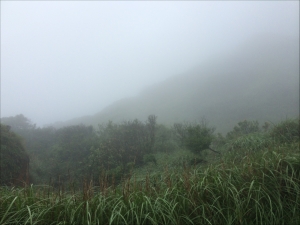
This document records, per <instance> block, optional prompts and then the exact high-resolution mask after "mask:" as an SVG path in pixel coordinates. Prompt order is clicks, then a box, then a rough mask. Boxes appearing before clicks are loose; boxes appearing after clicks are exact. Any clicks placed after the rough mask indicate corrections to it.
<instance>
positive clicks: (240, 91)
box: [64, 36, 299, 132]
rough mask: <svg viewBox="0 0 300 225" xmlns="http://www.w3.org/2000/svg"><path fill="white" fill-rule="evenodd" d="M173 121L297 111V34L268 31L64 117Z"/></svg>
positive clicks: (222, 127) (227, 120)
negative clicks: (88, 111)
mask: <svg viewBox="0 0 300 225" xmlns="http://www.w3.org/2000/svg"><path fill="white" fill-rule="evenodd" d="M149 114H155V115H157V116H158V122H160V123H166V124H172V123H174V122H180V121H199V120H201V119H202V118H203V117H205V118H206V119H207V120H208V122H209V125H212V126H215V127H216V128H217V131H218V132H227V131H228V130H230V129H231V128H232V127H233V126H234V125H235V124H236V123H237V122H238V121H241V120H244V119H250V120H252V119H253V120H259V121H261V122H263V121H267V120H270V121H271V122H276V121H279V120H282V119H285V117H286V116H288V117H294V116H298V115H299V40H298V39H297V38H287V37H276V36H269V37H268V36H267V37H260V38H255V39H252V40H248V41H247V42H245V43H244V45H241V46H238V47H237V48H236V49H234V50H233V51H232V52H231V53H229V54H228V55H222V56H219V57H218V58H217V59H215V60H211V61H209V62H207V63H206V64H203V65H200V66H199V67H198V68H196V69H194V70H192V71H190V72H188V73H186V74H182V75H177V76H173V77H171V78H169V79H167V80H165V81H164V82H162V83H160V84H156V85H153V86H152V87H149V88H147V89H146V90H143V91H142V92H141V93H140V94H139V95H138V96H137V97H135V98H128V99H122V100H120V101H117V102H115V103H113V104H112V105H110V106H108V107H107V108H105V109H104V110H102V111H101V112H99V113H97V114H95V115H94V116H87V117H82V118H77V119H74V120H70V121H67V122H66V123H64V125H71V124H77V123H83V124H92V125H97V124H99V123H103V122H107V121H108V120H112V121H115V122H120V121H122V120H132V119H135V118H138V119H140V120H145V119H146V118H147V116H148V115H149Z"/></svg>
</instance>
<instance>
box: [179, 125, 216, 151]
mask: <svg viewBox="0 0 300 225" xmlns="http://www.w3.org/2000/svg"><path fill="white" fill-rule="evenodd" d="M174 128H175V131H176V132H177V136H178V137H179V139H180V140H181V142H182V144H183V145H184V146H185V147H186V148H188V149H189V150H191V151H192V152H194V153H197V154H199V153H200V152H202V151H203V150H205V149H210V150H211V151H213V152H215V153H219V152H217V151H215V150H213V149H211V148H210V145H211V143H212V141H213V137H214V136H213V132H214V129H213V128H209V127H207V126H206V124H205V123H204V122H202V124H187V123H186V124H181V123H177V124H174Z"/></svg>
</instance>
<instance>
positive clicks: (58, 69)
mask: <svg viewBox="0 0 300 225" xmlns="http://www.w3.org/2000/svg"><path fill="white" fill-rule="evenodd" d="M0 4H1V117H7V116H15V115H17V114H20V113H22V114H24V115H25V116H26V117H28V118H29V119H31V120H32V121H33V122H34V123H37V125H38V126H42V125H44V124H49V123H52V122H56V121H64V120H67V119H72V118H74V117H80V116H84V115H92V114H95V113H97V112H99V111H100V110H101V109H103V108H104V107H106V106H108V105H109V104H111V103H112V102H114V101H116V100H119V99H121V98H124V97H131V96H134V95H137V94H138V93H139V92H140V91H141V90H142V89H143V88H145V87H147V86H149V85H151V84H154V83H157V82H160V81H163V80H165V79H166V78H167V77H170V76H172V75H177V74H181V73H184V72H186V71H189V70H190V69H192V68H194V67H196V66H197V65H199V64H201V62H204V61H206V60H208V59H211V58H213V57H214V56H217V55H219V54H223V53H224V52H230V51H231V49H233V48H234V47H235V46H237V45H238V44H239V43H241V42H243V41H244V40H246V39H249V38H251V37H253V36H255V35H260V34H264V33H267V34H270V33H271V34H284V35H289V36H299V1H290V2H288V1H262V2H260V1H249V2H246V1H241V2H238V1H224V2H219V1H207V2H206V1H191V2H181V1H149V2H144V1H132V2H130V1H124V2H123V1H88V2H85V1H53V2H50V1H31V2H23V1H1V3H0Z"/></svg>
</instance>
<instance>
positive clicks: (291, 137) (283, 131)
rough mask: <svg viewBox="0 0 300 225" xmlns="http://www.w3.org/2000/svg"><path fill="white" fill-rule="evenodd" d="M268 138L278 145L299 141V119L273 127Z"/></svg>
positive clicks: (286, 121)
mask: <svg viewBox="0 0 300 225" xmlns="http://www.w3.org/2000/svg"><path fill="white" fill-rule="evenodd" d="M270 136H271V137H272V138H273V140H274V141H276V142H279V143H289V142H294V141H296V142H297V141H299V119H294V120H292V119H288V120H285V121H283V122H281V123H279V124H277V125H274V127H273V129H272V130H271V132H270Z"/></svg>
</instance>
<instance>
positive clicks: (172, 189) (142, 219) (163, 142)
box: [0, 116, 300, 224]
mask: <svg viewBox="0 0 300 225" xmlns="http://www.w3.org/2000/svg"><path fill="white" fill-rule="evenodd" d="M12 129H13V128H12ZM213 131H214V129H212V128H209V127H208V126H207V125H206V124H205V123H201V124H175V125H174V126H173V127H166V126H164V125H161V124H157V123H156V117H155V116H149V118H148V120H147V121H146V122H141V121H138V120H134V121H127V122H123V123H121V124H114V123H113V122H109V123H108V124H103V125H101V126H99V130H97V131H94V130H93V128H92V127H87V126H83V125H82V126H70V127H65V128H62V129H58V130H55V129H51V128H43V129H40V128H38V129H36V128H35V127H31V128H29V129H28V130H27V132H25V133H26V134H27V139H25V138H24V139H25V141H26V149H27V151H28V152H29V156H30V157H31V161H30V163H31V168H30V173H31V174H34V175H32V176H31V182H33V183H34V184H33V185H29V184H28V185H27V186H26V187H24V188H19V187H15V186H2V187H0V205H1V209H0V224H299V223H300V215H299V211H300V153H299V119H297V120H291V119H290V120H286V121H283V122H281V123H279V124H276V125H272V124H267V123H266V124H264V125H263V126H262V127H260V126H259V123H258V122H256V121H247V120H245V121H242V122H239V123H238V124H237V126H235V127H234V129H233V130H232V131H231V132H229V133H228V134H227V135H226V136H225V137H224V136H222V135H221V134H217V135H214V134H213ZM15 132H17V129H15ZM31 132H32V133H31ZM34 132H37V133H39V134H40V136H34V137H33V135H32V134H33V133H34ZM30 133H31V135H30ZM30 136H31V139H29V137H30ZM30 140H31V141H30ZM29 146H30V147H31V149H28V147H29ZM1 148H2V146H1ZM211 149H216V150H217V152H216V151H215V150H213V151H211ZM33 153H34V154H33ZM217 153H221V154H217ZM33 155H34V156H35V157H32V156H33ZM1 179H2V178H1Z"/></svg>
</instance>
